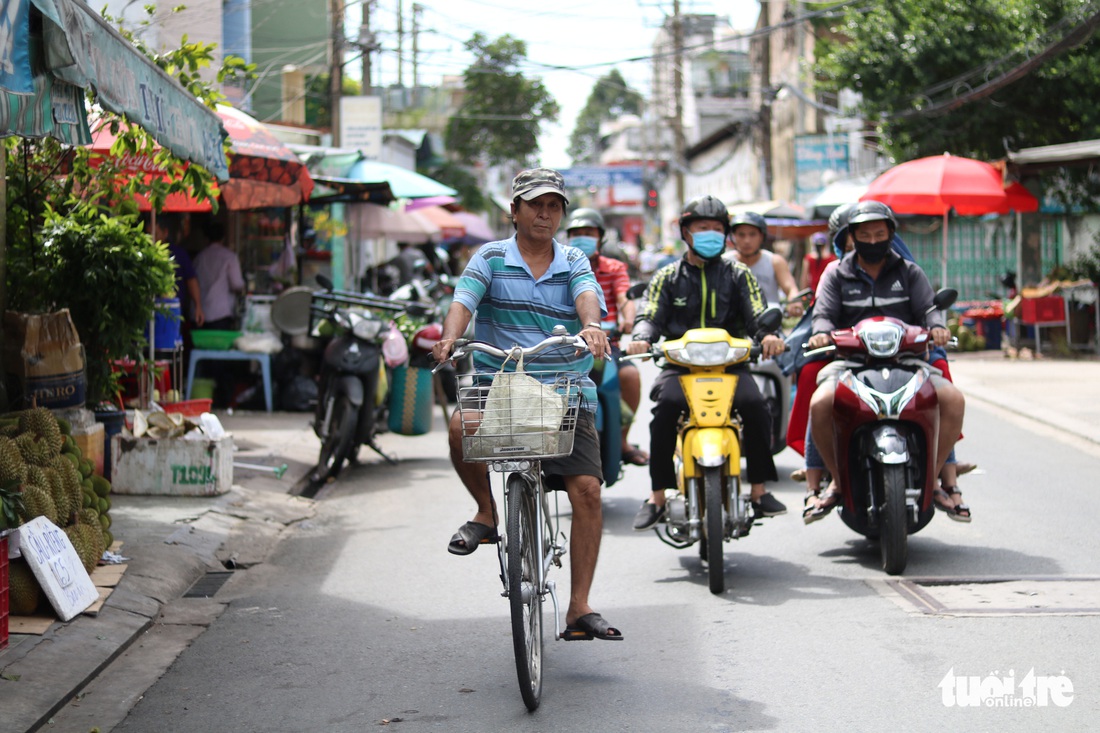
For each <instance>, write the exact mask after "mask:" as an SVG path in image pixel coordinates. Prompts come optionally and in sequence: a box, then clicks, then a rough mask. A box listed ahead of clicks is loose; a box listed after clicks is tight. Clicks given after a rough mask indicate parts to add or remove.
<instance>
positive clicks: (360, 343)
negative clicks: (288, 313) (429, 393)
mask: <svg viewBox="0 0 1100 733" xmlns="http://www.w3.org/2000/svg"><path fill="white" fill-rule="evenodd" d="M317 283H318V284H319V285H320V286H321V287H322V288H323V290H321V291H318V292H315V293H313V296H312V299H311V301H310V312H311V316H312V318H313V319H314V326H313V328H311V331H314V332H316V331H332V339H331V340H330V341H329V343H328V344H327V345H326V346H325V349H324V353H323V355H322V358H321V378H320V385H319V389H318V394H319V397H318V401H317V409H316V413H315V416H314V421H313V430H314V432H315V433H316V435H317V437H318V438H320V440H321V452H320V455H319V457H318V460H317V468H316V469H315V473H314V475H313V477H312V478H313V479H314V480H315V481H323V480H326V479H328V478H334V477H335V476H337V475H338V474H339V473H340V470H341V469H342V468H343V466H344V463H345V462H348V461H354V460H355V459H356V456H357V455H358V452H359V447H360V446H362V445H366V446H368V447H370V448H371V449H372V450H374V451H375V452H376V453H378V454H379V455H380V456H382V457H383V458H385V459H386V460H387V461H392V459H391V458H390V457H389V456H387V455H386V454H385V453H384V452H383V451H382V449H381V447H380V446H379V445H378V443H377V435H378V434H379V433H380V432H382V431H384V430H385V427H386V419H385V416H386V409H387V403H388V400H387V399H386V396H387V393H388V384H389V380H388V377H387V374H386V368H387V356H386V354H385V353H384V349H387V348H388V346H387V345H389V346H395V345H396V344H397V343H398V342H399V343H400V346H401V347H405V343H404V339H403V337H401V335H400V334H399V333H397V331H396V329H394V328H392V327H391V325H390V321H389V316H390V315H394V314H398V313H401V312H419V309H421V306H420V305H419V304H416V303H409V302H404V301H396V300H392V299H385V298H378V297H375V296H371V295H363V294H360V293H350V292H345V291H338V290H335V289H334V287H333V284H332V281H331V280H329V279H328V278H327V277H325V276H324V275H318V276H317ZM380 314H386V315H387V318H383V317H382V316H381V315H380ZM325 324H329V325H325ZM407 359H408V351H407V347H405V350H404V356H401V354H399V353H396V352H395V353H394V354H391V355H390V356H389V361H390V362H391V363H390V364H389V366H390V367H393V366H396V365H397V362H398V361H401V362H404V361H407Z"/></svg>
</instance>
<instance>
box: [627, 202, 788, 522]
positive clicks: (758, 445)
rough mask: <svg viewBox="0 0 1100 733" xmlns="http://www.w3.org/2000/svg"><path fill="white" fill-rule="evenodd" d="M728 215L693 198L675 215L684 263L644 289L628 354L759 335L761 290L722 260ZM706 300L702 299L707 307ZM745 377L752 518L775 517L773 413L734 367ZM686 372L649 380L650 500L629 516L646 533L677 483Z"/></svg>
mask: <svg viewBox="0 0 1100 733" xmlns="http://www.w3.org/2000/svg"><path fill="white" fill-rule="evenodd" d="M728 232H729V214H728V212H727V211H726V207H725V204H723V203H722V202H721V201H719V200H718V199H716V198H715V197H713V196H701V197H699V198H695V199H692V200H691V201H689V202H688V203H687V204H686V205H685V206H684V208H683V212H682V213H681V215H680V235H681V236H682V237H683V240H684V242H685V243H686V244H687V245H688V249H687V252H685V253H684V256H683V258H682V259H680V260H678V261H676V262H672V263H670V264H668V265H666V266H664V267H662V268H661V269H659V270H658V271H657V272H656V273H655V274H654V275H653V279H652V280H651V281H650V284H649V288H648V290H647V291H646V304H645V307H644V308H643V309H642V311H641V312H640V313H639V314H638V317H637V319H636V320H635V322H634V335H633V340H632V341H631V343H630V344H629V345H628V346H627V349H626V350H627V353H628V354H641V353H645V352H648V351H649V350H650V344H652V343H654V342H655V341H657V340H658V339H660V338H662V337H663V338H666V339H667V338H679V337H680V336H683V335H684V333H685V332H686V331H688V329H692V328H699V327H701V326H706V327H712V328H724V329H725V330H726V331H727V332H728V333H730V334H731V335H733V336H736V337H740V338H746V337H748V338H751V337H754V336H756V335H757V332H758V327H757V325H756V318H757V317H758V316H759V315H760V313H761V312H763V310H764V308H765V303H764V298H763V296H762V295H761V293H760V286H759V284H758V283H757V282H756V278H755V277H753V274H752V272H751V271H750V270H749V269H748V268H747V267H745V266H744V265H742V264H740V263H737V262H729V261H727V260H725V259H723V258H722V252H723V251H724V250H725V242H726V235H727V234H728ZM704 299H705V302H704ZM763 348H764V353H763V357H764V358H770V357H772V356H774V355H775V354H778V353H779V352H780V351H782V350H783V341H782V339H780V338H779V337H778V336H775V335H773V334H769V335H767V336H765V337H764V339H763ZM735 369H736V371H738V372H743V373H744V374H745V376H746V378H744V379H740V380H738V383H737V392H736V394H735V395H734V402H733V404H734V407H735V408H736V409H737V410H738V412H739V413H740V414H741V419H742V421H743V424H744V425H745V430H744V440H743V443H744V444H743V448H744V453H745V457H746V459H747V461H748V481H749V483H750V484H752V494H751V498H752V502H753V507H754V509H755V511H756V514H757V516H762V517H773V516H776V515H779V514H784V513H785V512H786V511H787V508H786V507H785V506H784V505H783V504H782V503H781V502H780V501H779V500H778V499H776V498H775V497H774V496H773V495H772V494H771V493H770V492H767V491H765V488H764V482H765V481H775V480H776V479H777V477H776V472H775V463H774V462H773V461H772V455H771V445H770V440H769V438H768V436H769V435H771V426H770V423H771V416H770V415H769V413H768V408H767V404H766V403H765V402H764V398H763V397H762V396H761V394H760V390H759V389H758V388H757V386H756V381H755V380H753V379H751V378H748V368H747V367H745V366H741V367H737V368H735ZM684 371H685V370H684V369H683V368H681V367H677V366H674V365H668V366H666V367H665V368H664V369H662V370H661V373H660V375H659V376H658V377H657V379H656V380H655V381H654V383H653V389H652V390H651V392H650V395H649V396H650V400H651V401H652V402H653V405H654V406H653V422H651V423H650V427H649V434H650V445H649V477H650V488H651V489H652V495H651V497H650V498H649V500H647V501H646V502H644V503H643V504H642V507H641V509H640V510H639V511H638V514H637V515H636V516H635V518H634V529H636V530H644V529H649V528H650V527H652V526H653V525H654V524H656V523H657V522H658V521H660V520H661V518H662V517H663V516H664V511H665V506H664V505H665V489H668V488H673V487H675V486H676V471H675V468H674V466H673V462H672V456H673V451H674V450H675V447H676V431H675V430H674V429H673V426H674V425H675V424H676V422H677V420H679V418H680V415H682V414H683V413H685V412H686V411H687V401H686V399H685V397H684V391H683V389H682V388H681V386H680V381H679V376H680V374H683V373H684Z"/></svg>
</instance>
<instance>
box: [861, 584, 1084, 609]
mask: <svg viewBox="0 0 1100 733" xmlns="http://www.w3.org/2000/svg"><path fill="white" fill-rule="evenodd" d="M868 582H869V583H871V585H873V586H874V587H875V588H876V589H877V590H878V591H879V592H880V593H882V594H883V595H886V596H888V597H890V598H892V599H893V600H894V601H895V602H897V603H898V604H899V605H900V606H902V607H903V608H905V609H906V610H910V611H912V610H916V611H919V612H920V613H923V614H927V615H934V616H1042V615H1048V616H1098V615H1100V578H1098V577H1091V576H1090V577H1064V576H1063V577H1049V576H1043V577H1037V576H1032V577H1014V578H1010V577H999V578H886V579H882V580H874V581H868Z"/></svg>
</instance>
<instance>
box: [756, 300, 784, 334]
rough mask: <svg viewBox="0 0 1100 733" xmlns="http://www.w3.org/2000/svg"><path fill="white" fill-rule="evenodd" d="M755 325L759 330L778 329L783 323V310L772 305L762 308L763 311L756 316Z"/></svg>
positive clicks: (770, 330)
mask: <svg viewBox="0 0 1100 733" xmlns="http://www.w3.org/2000/svg"><path fill="white" fill-rule="evenodd" d="M756 325H757V326H758V327H759V328H760V330H761V331H766V332H773V331H778V330H779V327H780V326H782V325H783V311H781V310H779V309H778V308H776V307H775V306H774V305H772V306H768V307H767V308H765V309H764V312H763V313H761V314H760V315H759V316H758V317H757V318H756Z"/></svg>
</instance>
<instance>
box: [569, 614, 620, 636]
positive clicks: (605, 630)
mask: <svg viewBox="0 0 1100 733" xmlns="http://www.w3.org/2000/svg"><path fill="white" fill-rule="evenodd" d="M592 639H603V640H605V641H622V640H623V634H622V632H621V631H619V630H618V629H616V628H615V627H614V626H612V625H611V624H609V623H607V621H606V620H605V619H604V617H603V616H601V615H600V614H598V613H586V614H585V615H583V616H581V617H580V618H578V619H577V620H576V621H574V622H573V623H571V624H569V625H568V626H566V627H565V631H563V632H561V640H562V641H591V640H592Z"/></svg>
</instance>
